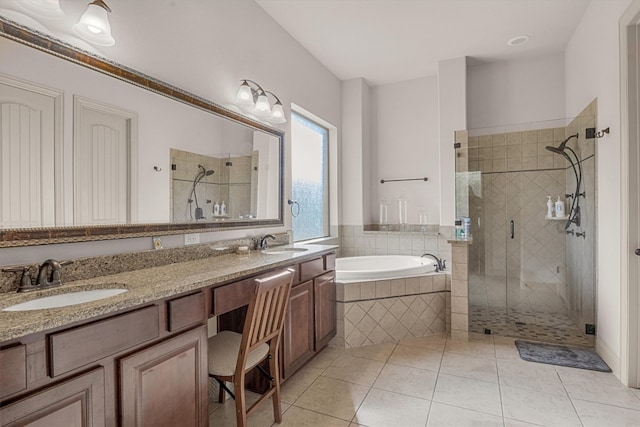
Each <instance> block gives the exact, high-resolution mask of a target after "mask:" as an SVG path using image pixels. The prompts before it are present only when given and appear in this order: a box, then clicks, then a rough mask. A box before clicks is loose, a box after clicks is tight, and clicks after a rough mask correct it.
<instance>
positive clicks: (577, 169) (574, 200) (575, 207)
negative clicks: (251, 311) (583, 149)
mask: <svg viewBox="0 0 640 427" xmlns="http://www.w3.org/2000/svg"><path fill="white" fill-rule="evenodd" d="M571 138H575V139H578V134H577V133H576V134H574V135H570V136H569V137H568V138H567V139H565V140H564V141H562V143H561V144H560V145H559V146H557V147H553V146H549V145H547V146H546V147H545V148H546V149H547V150H548V151H551V152H552V153H555V154H560V155H561V156H563V157H564V158H565V159H567V160H568V161H569V163H570V164H571V168H572V169H573V173H574V175H575V176H576V191H574V192H573V194H567V195H566V197H569V198H571V209H569V216H568V219H567V223H566V224H565V226H564V228H565V230H566V229H568V228H569V227H570V226H571V224H575V225H576V226H578V227H580V197H585V196H586V194H585V192H582V193H581V192H580V186H581V185H582V166H581V165H580V158H579V157H578V155H577V154H576V152H575V151H573V149H572V148H571V147H567V142H568V141H569V140H570V139H571ZM567 151H568V152H570V153H571V154H573V156H574V158H575V162H574V160H573V159H572V158H571V157H570V156H569V155H568V154H567Z"/></svg>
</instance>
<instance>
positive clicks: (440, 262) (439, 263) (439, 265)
mask: <svg viewBox="0 0 640 427" xmlns="http://www.w3.org/2000/svg"><path fill="white" fill-rule="evenodd" d="M426 256H427V257H431V258H433V259H434V260H435V261H436V273H439V272H441V271H445V270H446V269H447V260H446V259H444V258H438V257H437V256H435V255H433V254H422V255H420V258H422V257H426Z"/></svg>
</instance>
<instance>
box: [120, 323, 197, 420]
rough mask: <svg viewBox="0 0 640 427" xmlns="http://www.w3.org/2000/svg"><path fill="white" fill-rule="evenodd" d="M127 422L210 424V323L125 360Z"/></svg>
mask: <svg viewBox="0 0 640 427" xmlns="http://www.w3.org/2000/svg"><path fill="white" fill-rule="evenodd" d="M120 392H121V404H120V408H121V424H122V426H124V427H127V426H132V427H133V426H141V425H149V426H160V425H167V426H178V425H179V426H183V427H199V426H206V425H208V397H209V393H208V374H207V328H206V327H204V326H203V327H200V328H197V329H194V330H192V331H189V332H185V333H183V334H181V335H178V336H177V337H175V338H171V339H169V340H167V341H163V342H161V343H160V344H156V345H154V346H152V347H150V348H148V349H146V350H142V351H139V352H137V353H135V354H133V355H132V356H129V357H126V358H124V359H121V360H120Z"/></svg>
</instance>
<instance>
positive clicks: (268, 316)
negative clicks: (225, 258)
mask: <svg viewBox="0 0 640 427" xmlns="http://www.w3.org/2000/svg"><path fill="white" fill-rule="evenodd" d="M254 283H255V291H254V294H253V295H252V297H251V300H250V302H249V309H248V310H247V318H246V319H245V325H244V331H243V333H242V337H243V338H242V345H241V348H244V349H245V350H244V351H241V354H243V358H246V356H247V355H248V354H249V353H250V352H251V350H253V349H254V348H255V347H258V346H259V345H261V344H263V343H265V342H268V341H270V340H271V339H273V338H274V337H277V336H278V335H279V334H280V331H281V330H282V325H283V324H284V316H285V312H286V305H287V302H288V300H289V293H290V291H291V284H292V283H293V270H291V269H287V270H285V271H281V272H279V273H276V274H274V275H273V276H269V277H265V278H262V279H256V280H255V281H254Z"/></svg>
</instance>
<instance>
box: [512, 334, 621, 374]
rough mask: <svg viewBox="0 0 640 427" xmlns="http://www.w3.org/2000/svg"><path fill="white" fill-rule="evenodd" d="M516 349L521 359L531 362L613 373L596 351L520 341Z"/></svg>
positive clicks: (517, 341)
mask: <svg viewBox="0 0 640 427" xmlns="http://www.w3.org/2000/svg"><path fill="white" fill-rule="evenodd" d="M516 347H517V348H518V352H519V353H520V358H521V359H524V360H528V361H530V362H538V363H547V364H549V365H559V366H569V367H571V368H580V369H590V370H592V371H600V372H611V368H609V366H607V364H606V363H604V360H602V359H601V358H600V356H598V355H597V354H596V353H595V351H593V350H590V349H588V348H580V347H565V346H563V345H553V344H542V343H537V342H531V341H520V340H516Z"/></svg>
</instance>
